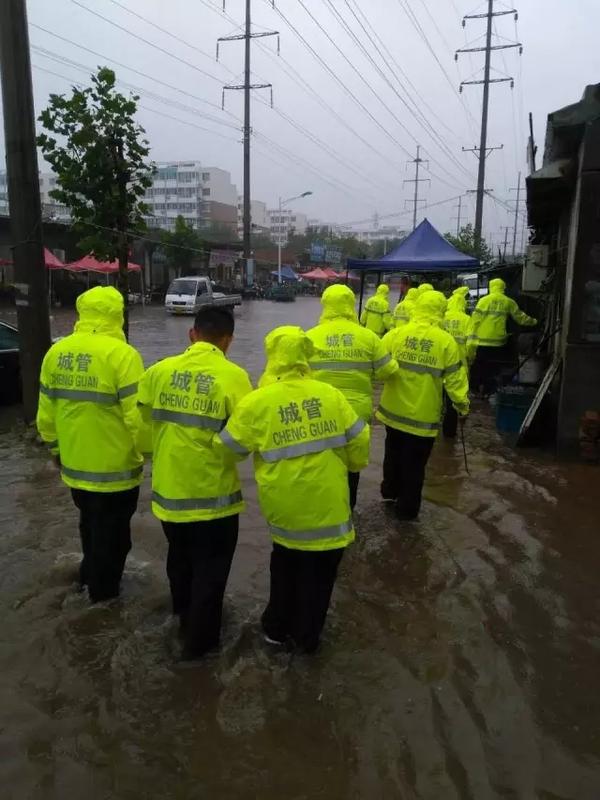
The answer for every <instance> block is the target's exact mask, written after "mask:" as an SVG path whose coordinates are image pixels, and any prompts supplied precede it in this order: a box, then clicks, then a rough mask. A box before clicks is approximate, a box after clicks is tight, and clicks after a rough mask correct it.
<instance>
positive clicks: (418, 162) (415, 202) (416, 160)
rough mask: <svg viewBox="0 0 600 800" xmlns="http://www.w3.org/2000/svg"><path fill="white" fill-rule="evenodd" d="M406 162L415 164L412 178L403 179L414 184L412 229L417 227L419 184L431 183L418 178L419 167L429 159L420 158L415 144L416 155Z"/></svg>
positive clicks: (418, 148)
mask: <svg viewBox="0 0 600 800" xmlns="http://www.w3.org/2000/svg"><path fill="white" fill-rule="evenodd" d="M406 163H407V164H414V165H415V177H414V178H413V179H412V180H406V181H404V183H405V184H407V183H414V185H415V195H414V198H413V231H414V229H415V228H416V227H417V209H418V207H419V184H420V183H431V181H430V180H429V178H419V167H420V165H421V164H429V161H426V160H424V159H422V158H421V145H420V144H418V145H417V157H416V158H413V159H412V161H407V162H406Z"/></svg>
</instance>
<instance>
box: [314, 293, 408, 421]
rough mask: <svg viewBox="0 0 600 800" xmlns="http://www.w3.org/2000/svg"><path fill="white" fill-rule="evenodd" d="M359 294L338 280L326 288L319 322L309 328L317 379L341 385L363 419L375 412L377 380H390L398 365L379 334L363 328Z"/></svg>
mask: <svg viewBox="0 0 600 800" xmlns="http://www.w3.org/2000/svg"><path fill="white" fill-rule="evenodd" d="M355 302H356V298H355V297H354V292H353V291H352V289H350V288H349V287H348V286H343V285H342V284H338V285H337V286H330V287H329V288H328V289H326V290H325V291H324V292H323V296H322V297H321V305H322V306H323V313H322V314H321V319H320V321H319V324H318V325H317V326H316V327H315V328H312V329H311V330H309V331H308V332H307V336H308V337H309V338H310V340H311V341H312V343H313V344H314V346H315V352H314V355H313V356H311V359H310V367H311V369H312V370H313V376H312V377H314V378H315V379H316V380H319V381H323V382H324V383H328V384H330V385H331V386H335V388H336V389H339V390H340V392H342V394H343V395H344V397H345V398H346V399H347V400H348V402H349V403H350V405H351V406H352V408H353V409H354V410H355V411H356V413H357V414H358V416H359V417H360V418H361V419H364V420H365V422H368V421H369V420H370V419H371V414H372V413H373V380H381V381H383V380H386V379H387V378H389V377H390V376H391V375H393V374H394V373H395V372H397V370H398V365H397V364H396V362H395V361H394V359H393V358H392V357H391V356H390V354H389V353H388V351H387V350H386V349H385V347H384V345H383V342H382V341H381V339H380V338H379V336H377V334H375V333H373V331H370V330H369V329H368V328H361V326H360V325H359V324H358V317H357V316H356V311H355Z"/></svg>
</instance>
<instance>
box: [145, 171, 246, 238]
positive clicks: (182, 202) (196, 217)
mask: <svg viewBox="0 0 600 800" xmlns="http://www.w3.org/2000/svg"><path fill="white" fill-rule="evenodd" d="M157 167H158V168H157V172H156V174H155V176H154V179H153V181H152V186H151V187H150V188H149V189H148V190H147V191H146V197H145V202H146V205H147V206H148V209H149V213H148V216H147V217H146V222H147V224H148V225H149V226H150V227H155V228H164V229H166V230H173V228H174V227H175V220H176V219H177V217H178V216H182V217H183V218H184V219H185V220H186V222H188V223H189V224H190V225H192V226H193V227H194V228H196V229H197V230H199V231H202V230H206V229H207V228H210V227H211V226H215V225H216V226H219V227H225V228H229V229H230V231H231V235H232V236H235V235H236V234H237V225H238V209H237V198H238V193H237V189H236V187H235V185H234V184H233V183H232V181H231V175H230V174H229V172H227V171H226V170H223V169H219V168H218V167H205V166H203V165H202V164H201V163H200V162H199V161H170V162H166V163H160V164H158V165H157Z"/></svg>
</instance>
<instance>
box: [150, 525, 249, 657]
mask: <svg viewBox="0 0 600 800" xmlns="http://www.w3.org/2000/svg"><path fill="white" fill-rule="evenodd" d="M162 526H163V530H164V532H165V536H166V537H167V540H168V542H169V552H168V555H167V576H168V578H169V584H170V586H171V599H172V601H173V613H174V614H177V615H178V616H179V620H180V622H181V629H182V633H183V637H184V644H183V657H184V658H199V657H200V656H202V655H204V653H206V652H208V651H209V650H212V649H214V648H215V647H217V646H218V644H219V638H220V635H221V618H222V615H223V596H224V594H225V587H226V585H227V579H228V578H229V570H230V569H231V562H232V560H233V554H234V552H235V548H236V545H237V539H238V527H239V515H238V514H234V515H232V516H230V517H223V518H222V519H213V520H208V521H206V522H163V523H162Z"/></svg>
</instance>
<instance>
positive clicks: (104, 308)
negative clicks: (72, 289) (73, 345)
mask: <svg viewBox="0 0 600 800" xmlns="http://www.w3.org/2000/svg"><path fill="white" fill-rule="evenodd" d="M76 307H77V313H78V314H79V320H78V322H76V323H75V329H74V330H75V333H103V334H105V335H106V336H113V337H115V338H118V339H123V341H125V334H124V333H123V308H124V304H123V295H122V294H121V292H119V291H117V290H116V289H115V288H114V287H113V286H94V288H93V289H88V291H87V292H84V293H83V294H81V295H79V297H78V298H77V304H76Z"/></svg>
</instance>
